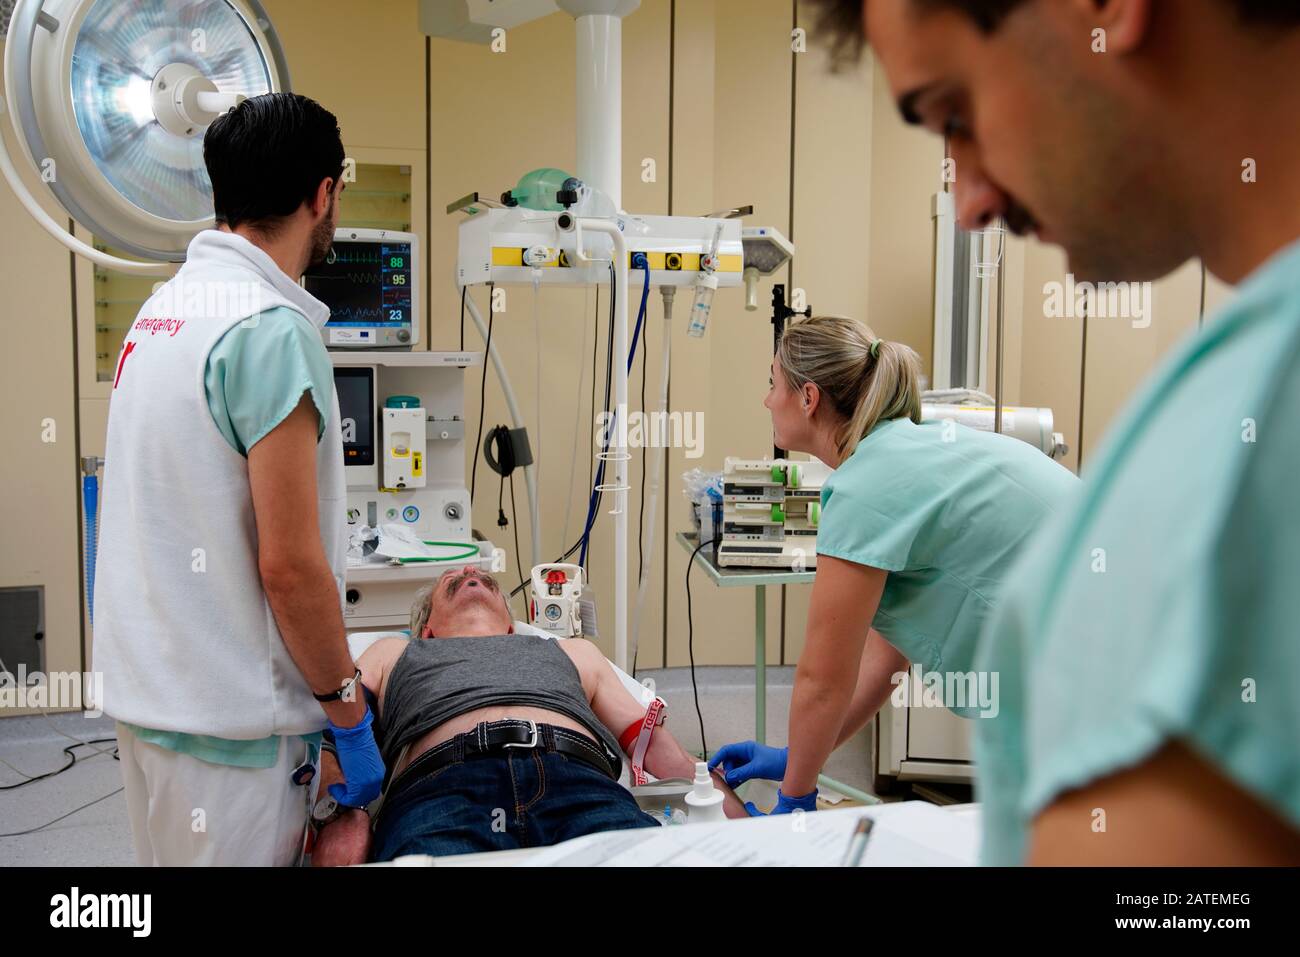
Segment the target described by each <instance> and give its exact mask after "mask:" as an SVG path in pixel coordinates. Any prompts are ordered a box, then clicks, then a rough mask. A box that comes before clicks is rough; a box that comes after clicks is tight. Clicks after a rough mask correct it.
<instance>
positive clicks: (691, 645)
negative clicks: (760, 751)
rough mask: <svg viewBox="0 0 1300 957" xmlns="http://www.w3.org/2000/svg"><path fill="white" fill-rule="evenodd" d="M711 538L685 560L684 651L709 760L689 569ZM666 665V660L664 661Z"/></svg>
mask: <svg viewBox="0 0 1300 957" xmlns="http://www.w3.org/2000/svg"><path fill="white" fill-rule="evenodd" d="M712 544H713V540H712V539H709V540H708V541H702V542H700V544H698V545H696V546H695V551H693V552H691V557H690V558H689V559H687V560H686V651H687V654H689V655H690V659H691V691H693V692H694V694H695V716H696V717H697V718H699V721H700V747H701V748H703V749H704V760H705V761H707V760H709V746H708V744H707V743H706V742H705V740H704V712H702V711H701V710H700V686H699V684H698V683H697V682H696V680H695V621H694V617H693V616H692V614H691V569H692V568H694V567H695V556H696V555H698V554H699V553H700V549H701V548H703V547H704V546H706V545H712ZM664 664H665V665H667V662H664Z"/></svg>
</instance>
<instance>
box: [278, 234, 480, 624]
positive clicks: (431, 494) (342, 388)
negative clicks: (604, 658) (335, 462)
mask: <svg viewBox="0 0 1300 957" xmlns="http://www.w3.org/2000/svg"><path fill="white" fill-rule="evenodd" d="M420 264H421V261H420V242H419V237H418V236H416V235H415V234H413V233H399V232H391V231H388V230H367V229H351V228H342V229H339V230H337V231H336V232H335V236H334V245H333V248H332V249H331V251H330V254H329V255H328V256H327V257H326V259H325V261H324V262H322V263H320V264H319V265H318V266H314V267H312V268H311V269H309V270H308V272H307V274H306V275H304V276H303V286H304V287H305V288H306V289H307V291H308V292H310V293H311V294H312V295H313V296H315V297H316V298H317V299H319V300H321V301H322V302H323V303H325V304H326V305H327V306H329V308H330V318H329V321H328V322H327V323H326V324H325V326H324V327H323V329H322V331H321V334H322V336H323V337H324V339H325V344H326V347H327V350H328V352H329V355H330V361H331V362H332V363H333V366H334V385H335V392H336V393H337V395H338V403H339V421H340V425H341V427H342V431H343V463H344V473H345V476H346V481H347V499H346V503H345V508H346V518H347V530H348V534H349V538H350V539H351V538H352V537H353V536H354V535H355V534H356V533H358V532H360V531H362V529H363V527H368V528H370V529H382V528H383V527H384V526H397V527H399V528H402V529H404V530H406V531H410V532H413V533H415V535H416V536H418V537H419V538H420V539H421V540H422V541H425V542H437V543H440V546H439V547H442V548H444V549H445V553H446V554H447V555H448V556H463V555H464V553H465V551H466V545H467V543H470V542H471V540H472V537H473V536H472V533H471V527H472V526H471V516H470V500H469V491H468V489H467V488H466V484H465V454H466V446H465V441H466V436H465V369H466V368H467V367H470V366H477V365H479V364H481V362H482V354H481V353H477V352H425V351H422V350H412V348H411V347H412V346H413V345H415V344H417V343H418V342H419V335H420V325H419V316H420V292H421V290H420V287H419V276H420V272H421V271H420ZM480 548H481V550H482V552H481V553H482V554H484V555H488V554H490V552H491V546H490V545H489V544H488V543H480ZM435 551H436V549H435ZM467 561H470V562H473V561H478V558H477V557H471V558H463V557H462V558H455V557H449V558H448V560H445V561H439V560H433V561H425V562H419V563H410V564H403V565H389V564H383V563H380V562H375V561H370V562H368V563H365V564H358V563H356V562H355V561H353V560H351V559H350V560H349V564H348V569H347V584H346V589H345V595H346V601H345V603H344V617H345V621H346V624H347V628H348V630H349V631H364V630H374V629H383V628H393V627H397V628H402V627H406V625H407V624H408V622H409V617H410V605H411V600H412V598H413V597H414V595H415V592H416V590H418V589H419V588H420V587H421V586H422V585H424V584H426V583H428V582H430V581H433V580H435V579H436V578H437V577H438V576H439V575H441V574H442V573H443V572H444V571H445V570H446V569H447V568H448V567H455V566H458V565H463V564H465V563H466V562H467Z"/></svg>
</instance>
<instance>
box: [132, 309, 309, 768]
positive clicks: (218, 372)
mask: <svg viewBox="0 0 1300 957" xmlns="http://www.w3.org/2000/svg"><path fill="white" fill-rule="evenodd" d="M203 386H204V392H205V395H206V397H207V400H208V411H209V412H211V414H212V421H213V422H214V423H215V424H216V426H217V429H218V430H219V431H220V432H221V435H222V436H223V437H224V438H225V440H226V442H227V443H228V444H229V445H230V447H231V448H232V449H234V450H235V451H236V452H238V453H239V454H240V455H242V456H244V457H245V458H247V457H248V450H249V449H251V448H252V447H253V446H254V445H256V444H257V443H258V442H260V441H261V440H262V439H263V438H265V437H266V435H267V434H268V433H269V432H270V431H271V430H272V429H274V428H275V427H276V426H277V425H279V424H280V423H281V422H283V421H284V420H285V418H287V417H288V415H289V413H290V412H292V411H293V410H294V409H296V408H297V407H298V403H299V402H300V401H301V400H302V396H303V393H304V392H309V393H310V394H311V397H312V402H313V404H314V405H315V406H316V412H317V418H318V419H319V421H318V423H317V434H316V437H317V438H318V439H319V438H320V436H321V435H323V434H324V432H325V423H326V422H327V421H329V414H330V410H331V408H332V403H333V396H334V371H333V366H332V365H331V364H330V358H329V354H328V353H327V352H326V351H325V346H324V343H323V342H322V341H321V337H320V333H319V332H318V331H317V330H316V327H315V326H313V325H312V324H311V323H310V322H309V321H308V320H307V319H306V318H305V317H304V316H302V315H301V314H300V313H297V312H295V311H294V310H292V309H288V308H285V307H284V306H277V307H276V308H274V309H267V310H266V311H264V312H260V313H258V314H257V315H254V316H250V317H249V318H247V319H245V320H244V321H243V322H241V323H239V324H238V325H236V326H234V327H232V328H231V329H230V330H229V331H228V332H226V333H225V335H223V336H222V337H221V338H220V339H218V340H217V342H216V345H214V346H213V347H212V351H211V352H210V353H208V361H207V365H206V367H205V368H204V373H203ZM127 727H129V728H131V730H132V731H133V732H134V733H135V735H136V737H138V738H139V739H140V740H141V741H146V742H148V743H150V744H156V745H158V747H160V748H166V749H167V750H169V751H177V752H180V753H181V754H188V755H190V756H191V757H195V758H198V759H199V760H201V761H207V762H208V763H209V764H223V765H226V766H228V767H239V768H271V767H274V766H275V762H276V760H277V759H278V756H279V753H280V735H274V734H273V735H271V736H270V737H267V738H260V739H256V740H251V741H246V740H233V739H230V738H218V737H214V736H212V735H207V734H185V733H183V732H179V731H160V730H158V729H156V728H141V727H138V726H136V725H127ZM302 737H303V738H304V739H305V740H306V741H307V742H308V743H310V744H313V745H317V746H318V745H319V743H320V734H319V733H316V734H310V735H302Z"/></svg>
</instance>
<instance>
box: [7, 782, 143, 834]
mask: <svg viewBox="0 0 1300 957" xmlns="http://www.w3.org/2000/svg"><path fill="white" fill-rule="evenodd" d="M125 790H126V788H125V787H120V788H118V789H117V790H115V791H109V792H108V793H107V794H105V795H104V796H103V797H98V798H95V800H93V801H90V802H88V803H86V804H83V805H81V807H75V808H73V809H72V810H71V811H69V812H68V813H67V814H60V815H59V816H58V817H56V818H55V819H54V820H53V821H46V822H45V823H44V824H40V825H37V826H36V827H29V828H28V829H27V830H25V831H11V832H9V833H8V834H0V837H22V836H23V835H24V834H35V833H36V832H37V831H43V830H45V829H46V828H47V827H49V826H50V825H52V824H58V823H59V822H60V821H62V820H64V819H65V818H69V817H72V815H74V814H77V813H78V812H80V811H84V810H85V809H86V808H88V807H94V806H95V805H96V804H98V803H99V802H100V801H107V800H108V799H109V798H111V797H112V796H113V795H114V794H121V793H122V792H123V791H125Z"/></svg>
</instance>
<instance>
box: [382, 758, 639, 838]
mask: <svg viewBox="0 0 1300 957" xmlns="http://www.w3.org/2000/svg"><path fill="white" fill-rule="evenodd" d="M658 826H659V825H658V823H657V822H656V821H655V819H654V818H653V817H651V816H650V815H649V814H646V813H645V812H644V811H642V810H641V808H640V807H638V806H637V803H636V799H635V798H634V797H632V794H631V792H629V791H628V790H627V789H626V788H624V787H623V786H622V785H621V784H619V783H618V782H617V781H615V780H613V779H611V778H610V777H609V776H608V775H605V774H602V773H601V772H600V771H598V770H596V769H595V768H594V767H592V766H591V765H590V764H587V763H586V762H584V761H581V760H579V759H578V758H572V757H568V756H567V755H564V754H560V753H558V752H555V751H551V752H547V751H543V750H541V749H540V748H538V749H531V750H530V749H512V750H509V751H507V752H505V754H490V755H471V756H469V757H467V758H465V759H464V760H461V761H457V762H453V763H452V764H449V765H447V766H446V767H443V768H439V769H438V770H437V771H434V772H433V773H432V774H428V775H425V776H424V777H422V778H420V779H419V780H417V781H414V782H411V783H409V784H405V785H404V786H403V787H402V789H401V790H400V791H399V792H397V793H396V794H395V795H393V796H391V797H390V798H389V799H388V800H386V801H385V803H384V807H383V809H382V810H381V811H380V813H379V820H378V822H377V824H376V827H375V839H374V845H373V847H374V849H373V852H372V854H371V859H372V860H376V861H391V860H392V859H393V858H395V857H401V856H402V855H404V854H430V855H433V856H435V857H437V856H440V855H447V854H471V853H474V852H476V851H504V850H515V849H518V848H522V847H543V846H546V845H548V844H558V843H560V842H561V841H567V840H569V839H570V838H574V837H581V836H582V835H584V834H594V833H596V832H597V831H616V830H621V829H625V828H633V827H658Z"/></svg>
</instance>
